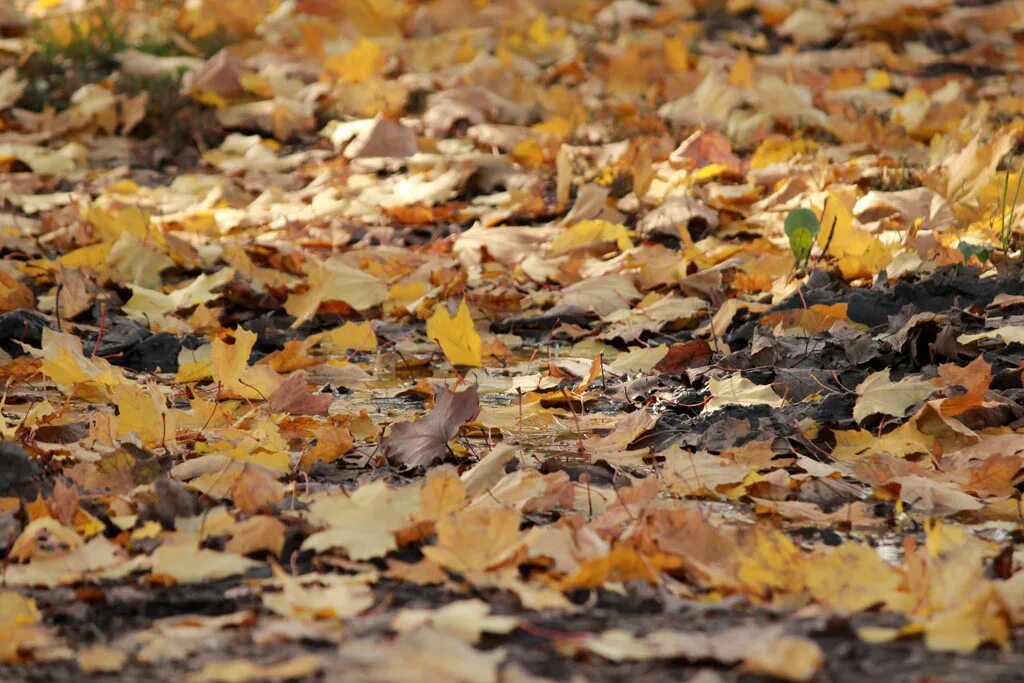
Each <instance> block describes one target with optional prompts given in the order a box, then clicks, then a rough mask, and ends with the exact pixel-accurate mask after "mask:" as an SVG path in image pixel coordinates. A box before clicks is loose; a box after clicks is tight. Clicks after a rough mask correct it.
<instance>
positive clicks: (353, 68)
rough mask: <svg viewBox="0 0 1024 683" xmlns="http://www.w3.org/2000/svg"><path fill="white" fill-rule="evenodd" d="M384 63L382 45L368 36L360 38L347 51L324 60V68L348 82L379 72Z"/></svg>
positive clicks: (360, 80) (361, 79)
mask: <svg viewBox="0 0 1024 683" xmlns="http://www.w3.org/2000/svg"><path fill="white" fill-rule="evenodd" d="M383 63H384V53H383V51H382V50H381V49H380V46H379V45H377V43H375V42H373V41H372V40H368V39H367V38H360V39H359V40H358V41H357V42H356V44H355V45H353V46H352V48H351V49H350V50H348V51H347V52H343V53H341V54H340V55H331V56H330V57H328V58H327V59H326V60H324V68H325V69H326V70H327V71H329V72H331V73H333V74H335V75H336V76H337V77H338V79H339V80H342V81H344V82H346V83H360V82H362V81H365V80H366V79H368V78H370V77H371V76H373V75H374V74H375V73H377V72H378V71H379V70H380V68H381V66H382V65H383Z"/></svg>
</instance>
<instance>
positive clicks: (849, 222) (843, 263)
mask: <svg viewBox="0 0 1024 683" xmlns="http://www.w3.org/2000/svg"><path fill="white" fill-rule="evenodd" d="M833 225H835V228H834V229H833V227H832V226H833ZM830 236H831V242H829V237H830ZM818 244H819V245H820V246H821V247H822V248H824V246H825V245H826V244H828V253H829V255H830V256H834V257H835V258H836V259H837V265H838V266H839V270H840V272H842V274H843V277H844V278H846V279H847V280H851V279H853V278H858V277H871V276H873V275H875V274H877V273H878V272H879V271H880V270H882V269H883V268H885V267H886V266H887V265H889V262H890V261H892V252H891V251H890V249H889V248H888V247H886V246H885V245H884V244H882V242H881V241H879V240H878V238H877V237H875V236H874V235H872V234H871V233H869V232H867V231H865V230H861V229H860V228H857V227H855V226H854V225H853V214H851V213H850V209H849V208H848V207H847V206H846V204H845V203H844V202H843V200H842V199H840V198H839V196H838V195H836V194H835V193H834V192H829V193H828V205H827V206H826V207H825V210H824V212H823V213H822V215H821V230H820V231H819V232H818Z"/></svg>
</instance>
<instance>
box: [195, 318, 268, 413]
mask: <svg viewBox="0 0 1024 683" xmlns="http://www.w3.org/2000/svg"><path fill="white" fill-rule="evenodd" d="M232 336H233V340H232V342H229V341H228V340H227V339H214V340H213V344H212V348H211V349H210V368H211V369H212V370H213V378H214V379H215V380H217V381H218V382H220V383H221V386H222V388H223V389H224V390H225V391H226V392H227V393H229V394H233V395H235V396H240V397H242V398H249V399H264V400H265V399H266V398H267V397H268V396H270V395H271V394H272V393H274V390H275V389H277V387H278V386H280V384H281V377H280V375H278V374H277V373H276V372H274V370H273V369H272V368H271V367H270V366H268V365H254V366H252V367H250V366H249V354H250V353H252V347H253V346H254V345H255V344H256V334H255V333H254V332H249V331H248V330H243V329H242V328H241V327H239V328H238V329H236V330H235V331H234V332H233V333H232Z"/></svg>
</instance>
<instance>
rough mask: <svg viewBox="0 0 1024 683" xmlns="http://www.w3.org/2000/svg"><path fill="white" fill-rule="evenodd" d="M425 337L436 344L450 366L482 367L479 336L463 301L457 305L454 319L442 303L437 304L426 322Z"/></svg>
mask: <svg viewBox="0 0 1024 683" xmlns="http://www.w3.org/2000/svg"><path fill="white" fill-rule="evenodd" d="M427 337H429V338H430V339H432V340H433V341H435V342H437V344H438V346H440V347H441V351H443V352H444V355H445V356H446V357H447V358H448V361H449V362H450V363H451V364H452V365H462V366H466V367H473V368H479V367H481V366H482V365H483V361H482V359H481V357H480V347H481V344H480V334H479V333H478V332H477V331H476V329H475V328H474V327H473V318H472V316H470V314H469V306H467V305H466V300H465V299H463V300H462V301H461V302H460V303H459V309H458V310H457V311H456V312H455V316H454V317H452V316H451V315H449V314H448V309H447V308H446V307H445V305H444V304H443V303H440V304H438V305H437V308H435V309H434V314H433V315H432V316H430V319H429V320H427Z"/></svg>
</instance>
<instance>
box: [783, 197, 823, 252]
mask: <svg viewBox="0 0 1024 683" xmlns="http://www.w3.org/2000/svg"><path fill="white" fill-rule="evenodd" d="M784 230H785V231H786V237H788V238H789V248H790V249H792V250H793V256H794V257H795V258H796V262H797V264H800V263H801V262H803V261H805V260H806V259H807V258H808V257H809V256H810V255H811V247H813V246H814V238H815V236H816V235H817V234H818V231H819V230H821V225H820V224H819V223H818V217H817V216H815V215H814V212H813V211H811V210H810V209H793V210H792V211H790V212H789V215H788V216H786V222H785V225H784Z"/></svg>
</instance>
